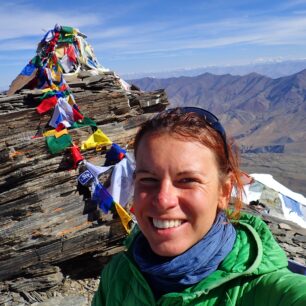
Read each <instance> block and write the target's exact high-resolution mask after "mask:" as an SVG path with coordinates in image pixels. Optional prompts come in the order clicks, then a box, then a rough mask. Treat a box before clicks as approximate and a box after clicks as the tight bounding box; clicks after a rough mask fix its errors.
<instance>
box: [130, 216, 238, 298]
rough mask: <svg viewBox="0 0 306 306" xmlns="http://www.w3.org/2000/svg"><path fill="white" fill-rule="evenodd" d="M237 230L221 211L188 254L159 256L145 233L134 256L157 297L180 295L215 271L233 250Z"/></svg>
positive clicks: (136, 247) (136, 246) (136, 242)
mask: <svg viewBox="0 0 306 306" xmlns="http://www.w3.org/2000/svg"><path fill="white" fill-rule="evenodd" d="M235 239H236V231H235V229H234V227H233V225H232V224H231V223H229V222H228V219H227V217H226V215H225V213H224V212H219V213H218V215H217V217H216V220H215V222H214V224H213V226H212V227H211V229H210V230H209V232H208V233H207V234H206V235H205V236H204V237H203V238H202V239H201V240H200V241H199V242H198V243H196V244H195V245H193V246H192V247H191V248H190V249H188V250H187V251H186V252H184V253H182V254H180V255H178V256H175V257H163V256H159V255H157V254H155V253H154V252H153V251H152V249H151V247H150V245H149V243H148V241H147V239H146V238H145V237H144V235H143V234H140V235H138V236H137V238H136V240H135V243H134V248H133V256H134V260H135V262H136V263H137V265H138V267H139V269H140V271H141V272H142V273H143V274H144V276H145V278H146V279H147V281H148V283H149V284H150V286H151V288H152V290H153V292H154V294H155V297H156V298H158V297H160V296H161V295H163V294H165V293H168V292H180V291H182V290H183V289H184V288H186V287H189V286H191V285H193V284H196V283H198V282H199V281H201V280H202V279H204V278H205V277H207V276H208V275H210V274H211V273H212V272H214V271H215V270H217V268H218V266H219V264H220V263H221V262H222V260H223V259H224V258H225V257H226V256H227V254H228V253H229V252H230V251H231V250H232V247H233V245H234V242H235Z"/></svg>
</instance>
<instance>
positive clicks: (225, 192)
mask: <svg viewBox="0 0 306 306" xmlns="http://www.w3.org/2000/svg"><path fill="white" fill-rule="evenodd" d="M232 188H233V183H232V175H231V174H229V175H228V176H227V178H226V179H225V180H223V182H222V185H221V186H220V191H219V200H218V208H219V209H220V210H225V209H227V208H228V204H229V201H230V199H231V194H232Z"/></svg>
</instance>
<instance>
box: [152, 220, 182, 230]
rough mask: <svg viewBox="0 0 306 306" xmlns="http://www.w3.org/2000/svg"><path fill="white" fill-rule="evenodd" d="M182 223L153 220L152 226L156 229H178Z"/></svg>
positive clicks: (178, 221) (179, 221)
mask: <svg viewBox="0 0 306 306" xmlns="http://www.w3.org/2000/svg"><path fill="white" fill-rule="evenodd" d="M182 223H183V221H182V220H160V219H153V225H154V226H155V227H157V228H172V227H178V226H180V225H181V224H182Z"/></svg>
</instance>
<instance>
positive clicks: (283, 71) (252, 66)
mask: <svg viewBox="0 0 306 306" xmlns="http://www.w3.org/2000/svg"><path fill="white" fill-rule="evenodd" d="M302 69H306V59H304V58H301V59H291V60H284V59H282V58H276V59H268V60H264V59H260V60H257V61H255V62H253V63H248V64H240V65H223V66H216V65H214V66H212V65H211V66H204V67H197V68H180V69H174V70H164V71H157V72H138V73H137V72H135V73H129V74H122V77H123V78H124V79H127V80H129V79H140V78H144V77H153V78H159V79H160V78H170V77H178V76H197V75H200V74H203V73H206V72H209V73H213V74H217V75H222V74H227V73H230V74H233V75H246V74H249V73H252V72H256V73H259V74H262V75H265V76H268V77H271V78H278V77H282V76H287V75H290V74H294V73H297V72H299V71H301V70H302Z"/></svg>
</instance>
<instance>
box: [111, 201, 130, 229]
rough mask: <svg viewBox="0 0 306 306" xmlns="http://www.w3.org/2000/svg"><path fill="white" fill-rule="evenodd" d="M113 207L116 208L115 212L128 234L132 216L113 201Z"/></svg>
mask: <svg viewBox="0 0 306 306" xmlns="http://www.w3.org/2000/svg"><path fill="white" fill-rule="evenodd" d="M115 208H116V211H117V214H118V215H119V217H120V220H121V223H122V225H123V227H124V228H125V230H126V231H127V233H128V234H129V233H130V231H131V228H130V223H131V221H132V217H131V216H130V215H129V214H128V213H127V212H126V210H125V209H124V208H123V207H122V206H121V205H120V204H118V203H116V202H115Z"/></svg>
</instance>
